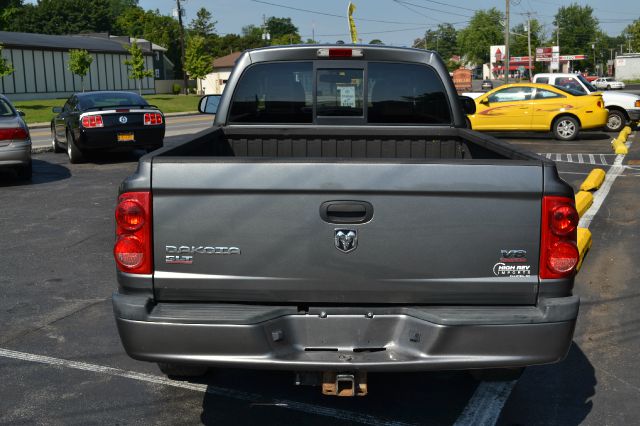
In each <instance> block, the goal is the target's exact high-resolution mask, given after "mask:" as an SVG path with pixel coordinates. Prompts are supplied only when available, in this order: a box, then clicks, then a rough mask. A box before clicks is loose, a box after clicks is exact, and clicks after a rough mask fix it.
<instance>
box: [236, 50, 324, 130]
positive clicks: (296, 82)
mask: <svg viewBox="0 0 640 426" xmlns="http://www.w3.org/2000/svg"><path fill="white" fill-rule="evenodd" d="M312 75H313V65H312V64H311V62H278V63H266V64H256V65H253V66H251V67H249V68H248V69H247V70H246V71H245V73H244V74H243V75H242V78H241V80H240V82H239V83H238V86H237V89H236V91H235V93H234V95H233V101H232V103H231V112H230V114H229V122H230V123H283V124H289V123H309V124H310V123H312V122H313V108H312V106H313V103H312V102H313V100H312V96H311V88H312V80H311V78H312Z"/></svg>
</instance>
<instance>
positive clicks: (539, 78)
mask: <svg viewBox="0 0 640 426" xmlns="http://www.w3.org/2000/svg"><path fill="white" fill-rule="evenodd" d="M533 82H534V83H544V84H551V85H554V86H562V87H565V88H568V89H572V90H574V91H577V92H580V93H584V94H585V95H587V94H590V93H596V92H598V91H599V90H598V89H597V88H596V87H595V86H593V85H592V84H591V83H589V82H588V81H587V79H585V78H584V77H583V76H582V75H580V74H568V73H551V74H550V73H541V74H536V75H534V76H533ZM602 99H603V100H604V106H605V108H607V109H608V110H609V119H608V120H607V130H608V131H610V132H619V131H620V130H622V128H623V127H624V126H625V124H626V123H627V122H629V121H637V120H640V96H638V95H635V94H633V93H625V92H604V93H602Z"/></svg>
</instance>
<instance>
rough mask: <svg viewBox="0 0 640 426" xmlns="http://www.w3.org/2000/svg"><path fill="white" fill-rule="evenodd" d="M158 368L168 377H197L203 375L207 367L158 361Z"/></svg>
mask: <svg viewBox="0 0 640 426" xmlns="http://www.w3.org/2000/svg"><path fill="white" fill-rule="evenodd" d="M158 368H159V369H160V371H162V372H163V373H164V374H166V375H167V376H169V377H178V378H179V377H198V376H203V375H204V374H205V373H206V372H207V370H208V368H207V367H205V366H203V365H187V364H171V363H166V362H159V363H158Z"/></svg>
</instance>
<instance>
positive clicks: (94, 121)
mask: <svg viewBox="0 0 640 426" xmlns="http://www.w3.org/2000/svg"><path fill="white" fill-rule="evenodd" d="M81 123H82V127H84V128H85V129H93V128H95V127H104V124H103V122H102V116H101V115H85V116H84V117H82V120H81Z"/></svg>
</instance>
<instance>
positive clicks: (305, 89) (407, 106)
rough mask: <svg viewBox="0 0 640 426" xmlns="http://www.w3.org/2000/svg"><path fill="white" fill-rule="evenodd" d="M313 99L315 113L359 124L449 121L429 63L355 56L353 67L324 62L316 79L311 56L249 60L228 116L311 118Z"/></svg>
mask: <svg viewBox="0 0 640 426" xmlns="http://www.w3.org/2000/svg"><path fill="white" fill-rule="evenodd" d="M325 66H326V67H325ZM365 82H366V84H365ZM314 90H315V96H314V93H313V91H314ZM314 100H315V103H316V104H315V114H316V116H317V117H351V118H352V119H355V120H356V121H360V120H361V122H362V124H367V123H371V124H415V125H425V124H426V125H438V124H450V123H451V111H450V107H449V102H448V98H447V95H446V92H445V88H444V85H443V83H442V81H441V79H440V77H439V76H438V73H437V72H436V71H435V70H434V69H433V68H431V67H429V66H427V65H421V64H408V63H387V62H370V63H368V64H367V66H365V64H364V63H361V62H360V63H358V62H354V66H353V67H352V68H351V67H349V68H347V67H345V68H337V67H335V68H334V67H331V66H330V63H323V64H322V66H318V68H317V70H316V76H315V81H314V70H313V63H311V62H272V63H262V64H256V65H252V66H250V67H249V68H247V70H246V71H245V72H244V73H243V75H242V77H241V78H240V81H239V82H238V85H237V86H236V90H235V93H234V94H233V98H232V101H231V108H230V112H229V118H228V122H229V123H270V124H311V123H313V122H314V116H313V114H314V104H313V102H314ZM352 124H353V122H352ZM355 124H357V122H356V123H355Z"/></svg>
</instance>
